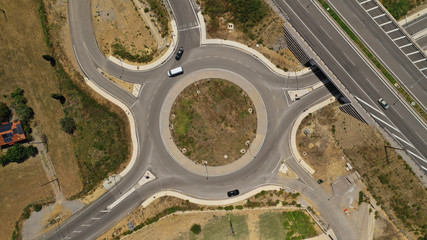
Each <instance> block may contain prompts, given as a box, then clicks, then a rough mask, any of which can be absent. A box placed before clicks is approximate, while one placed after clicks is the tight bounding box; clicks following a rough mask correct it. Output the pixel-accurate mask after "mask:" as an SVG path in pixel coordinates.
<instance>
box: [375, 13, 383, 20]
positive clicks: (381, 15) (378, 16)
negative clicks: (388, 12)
mask: <svg viewBox="0 0 427 240" xmlns="http://www.w3.org/2000/svg"><path fill="white" fill-rule="evenodd" d="M384 16H385V13H383V14H380V15H377V16H375V17H373V18H372V19H374V20H375V19H377V18H380V17H384Z"/></svg>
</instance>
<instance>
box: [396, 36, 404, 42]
mask: <svg viewBox="0 0 427 240" xmlns="http://www.w3.org/2000/svg"><path fill="white" fill-rule="evenodd" d="M403 38H406V36H401V37H398V38H395V39H393V42H395V41H397V40H400V39H403Z"/></svg>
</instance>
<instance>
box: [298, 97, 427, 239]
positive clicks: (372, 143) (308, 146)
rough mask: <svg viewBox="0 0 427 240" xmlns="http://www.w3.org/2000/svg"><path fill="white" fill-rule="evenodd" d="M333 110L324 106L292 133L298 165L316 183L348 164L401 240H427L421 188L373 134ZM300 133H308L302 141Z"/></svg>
mask: <svg viewBox="0 0 427 240" xmlns="http://www.w3.org/2000/svg"><path fill="white" fill-rule="evenodd" d="M337 105H338V104H334V105H329V106H327V107H325V108H323V109H321V111H317V112H314V113H313V114H310V115H309V116H308V117H306V118H305V119H304V120H303V121H302V123H301V125H300V128H299V131H298V133H297V144H298V148H299V151H300V154H301V155H303V153H304V152H305V153H306V156H305V157H304V159H305V160H306V161H307V163H308V164H309V165H310V166H312V167H313V168H314V169H315V170H316V171H318V172H317V173H315V176H316V177H318V178H322V179H328V178H329V179H331V180H333V179H334V178H335V177H336V176H337V175H341V174H342V173H343V172H345V170H344V169H345V163H347V162H350V163H351V165H352V166H353V167H354V169H355V170H357V171H358V172H359V174H360V175H361V176H362V179H363V182H364V183H365V184H366V185H367V187H368V190H369V192H370V193H371V194H372V196H373V197H374V198H375V200H376V201H377V205H381V207H382V209H383V210H384V211H385V212H386V213H388V214H389V215H390V216H391V218H392V219H393V221H394V223H395V224H396V226H397V227H398V228H399V229H401V230H403V231H404V232H405V233H406V236H408V237H409V238H410V239H417V238H418V237H422V238H423V237H424V238H425V237H427V232H426V225H425V224H426V222H427V215H425V214H424V213H425V212H426V210H427V209H426V208H427V206H426V204H425V199H426V198H427V193H426V189H425V187H424V186H423V185H422V184H421V183H420V181H419V180H418V178H417V177H416V176H415V175H414V173H413V172H412V170H411V168H410V167H409V165H408V164H406V163H405V161H404V160H403V159H402V158H401V156H399V155H398V153H397V152H396V151H395V150H393V149H390V148H387V147H386V146H388V145H389V143H387V142H386V141H385V140H384V139H383V138H382V136H381V135H380V134H379V133H378V131H377V130H376V129H375V128H373V127H371V126H369V125H367V124H364V123H362V122H360V121H358V120H356V119H355V118H353V117H351V116H350V115H347V114H345V113H343V112H341V111H340V110H339V109H338V106H337ZM306 128H307V129H309V130H310V134H309V135H308V136H305V135H304V133H303V131H304V129H306ZM329 167H331V169H329ZM383 225H384V224H383ZM377 232H380V231H377ZM390 234H393V233H390ZM382 237H384V238H382V239H386V238H387V236H382Z"/></svg>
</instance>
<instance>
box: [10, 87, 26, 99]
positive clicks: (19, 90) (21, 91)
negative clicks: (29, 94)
mask: <svg viewBox="0 0 427 240" xmlns="http://www.w3.org/2000/svg"><path fill="white" fill-rule="evenodd" d="M23 94H24V90H22V89H21V88H17V89H15V91H13V92H12V93H11V94H10V96H11V97H12V98H15V97H16V96H18V95H20V96H22V95H23Z"/></svg>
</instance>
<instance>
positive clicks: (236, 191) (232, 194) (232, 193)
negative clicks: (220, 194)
mask: <svg viewBox="0 0 427 240" xmlns="http://www.w3.org/2000/svg"><path fill="white" fill-rule="evenodd" d="M227 195H228V197H233V196H237V195H239V190H237V189H235V190H231V191H228V192H227Z"/></svg>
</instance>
